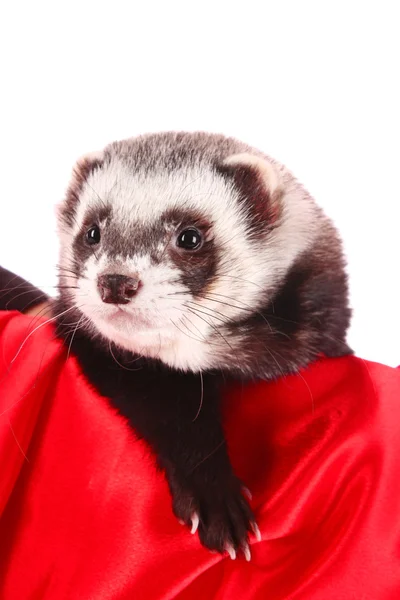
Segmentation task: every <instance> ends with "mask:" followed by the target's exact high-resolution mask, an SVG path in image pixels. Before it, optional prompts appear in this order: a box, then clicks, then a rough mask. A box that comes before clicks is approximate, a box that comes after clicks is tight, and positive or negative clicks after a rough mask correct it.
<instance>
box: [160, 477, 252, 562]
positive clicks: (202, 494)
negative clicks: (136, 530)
mask: <svg viewBox="0 0 400 600" xmlns="http://www.w3.org/2000/svg"><path fill="white" fill-rule="evenodd" d="M246 492H247V490H246V488H244V492H243V488H242V487H241V485H240V483H239V482H238V481H237V480H236V478H234V477H233V476H232V478H231V481H229V482H228V483H225V484H224V485H223V484H222V483H221V484H218V485H217V484H216V485H205V484H204V485H202V486H199V485H198V483H197V485H195V486H193V487H192V486H191V485H190V483H185V484H184V485H179V484H177V482H176V481H175V482H174V484H173V486H172V495H173V509H174V513H175V515H176V516H177V518H178V519H179V520H180V521H181V522H183V523H185V524H186V525H187V526H188V527H189V528H190V530H191V533H196V532H197V533H198V535H199V538H200V541H201V543H202V544H203V546H205V547H206V548H208V549H209V550H212V551H216V552H220V553H224V552H227V553H228V554H229V556H230V557H231V558H232V559H235V558H236V556H237V555H238V554H239V553H240V552H241V553H242V554H243V555H244V557H245V559H246V560H250V558H251V553H250V546H249V534H253V535H254V536H255V537H256V538H257V539H260V531H259V529H258V527H257V524H256V522H255V520H254V516H253V513H252V511H251V509H250V507H249V505H248V502H247V500H246V498H245V496H244V494H246Z"/></svg>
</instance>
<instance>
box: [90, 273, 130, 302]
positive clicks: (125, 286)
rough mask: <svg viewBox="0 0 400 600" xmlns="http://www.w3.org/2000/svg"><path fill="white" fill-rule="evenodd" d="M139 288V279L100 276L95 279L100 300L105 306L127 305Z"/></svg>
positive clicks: (121, 276)
mask: <svg viewBox="0 0 400 600" xmlns="http://www.w3.org/2000/svg"><path fill="white" fill-rule="evenodd" d="M139 286H140V279H139V277H126V276H125V275H100V276H99V277H98V279H97V287H98V290H99V292H100V296H101V299H102V300H103V302H106V303H107V304H128V302H130V301H131V300H132V298H133V297H134V296H135V295H136V293H137V291H138V289H139Z"/></svg>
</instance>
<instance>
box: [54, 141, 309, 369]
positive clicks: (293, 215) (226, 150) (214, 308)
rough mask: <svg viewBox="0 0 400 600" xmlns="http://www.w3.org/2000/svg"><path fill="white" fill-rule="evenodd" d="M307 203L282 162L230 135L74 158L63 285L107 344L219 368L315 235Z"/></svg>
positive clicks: (126, 145) (63, 211)
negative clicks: (242, 330)
mask: <svg viewBox="0 0 400 600" xmlns="http://www.w3.org/2000/svg"><path fill="white" fill-rule="evenodd" d="M313 210H314V205H313V203H312V202H311V200H310V199H309V197H308V196H307V195H306V194H305V192H304V191H302V190H301V188H300V186H298V185H297V186H296V185H295V184H294V183H293V178H292V177H291V176H290V175H289V174H288V173H287V171H286V170H284V168H283V167H281V166H279V165H278V164H277V163H275V162H272V161H271V160H270V159H268V158H267V157H265V156H263V155H262V154H261V153H259V152H257V151H255V150H253V149H251V148H249V147H247V146H245V145H244V144H242V143H240V142H238V141H236V140H233V139H231V138H225V137H223V136H217V135H211V134H210V135H209V134H172V133H171V134H168V133H165V134H154V135H148V136H143V137H139V138H136V139H131V140H126V141H123V142H116V143H114V144H112V145H110V146H108V147H107V148H106V149H105V150H104V151H101V152H97V153H94V154H91V155H87V156H85V157H84V158H82V159H81V160H80V161H78V163H77V165H76V166H75V169H74V172H73V178H72V181H71V184H70V187H69V189H68V192H67V195H66V198H65V200H64V201H63V203H62V204H61V205H60V207H59V211H58V221H59V233H60V242H61V254H60V273H61V274H60V293H61V295H62V296H63V299H64V301H65V302H66V303H67V305H68V306H71V307H72V306H75V309H74V310H76V311H77V312H78V315H79V317H78V319H79V324H80V326H81V327H83V328H86V330H87V332H88V334H90V332H93V331H96V333H98V334H100V335H101V336H102V338H103V339H104V340H105V341H106V342H107V343H113V344H116V345H117V346H119V347H121V348H124V349H127V350H130V351H132V352H134V353H137V354H140V355H144V356H148V357H154V358H159V359H161V360H162V361H163V362H165V363H166V364H168V365H171V366H173V367H175V368H181V369H185V370H186V369H188V370H193V371H197V370H200V369H204V368H210V367H215V366H218V364H220V365H222V366H224V365H225V362H224V361H225V359H224V357H225V355H226V352H227V347H228V346H227V345H229V347H230V348H232V343H231V342H234V341H235V340H236V342H238V343H240V331H239V326H238V331H235V327H234V324H235V322H237V323H239V322H240V321H242V320H243V318H244V316H246V315H248V314H251V313H253V312H254V311H257V309H258V307H260V306H261V305H265V303H266V302H267V301H268V298H272V297H273V294H274V292H275V291H276V289H277V287H278V286H279V284H280V282H281V281H282V280H283V278H284V277H285V275H286V273H287V271H288V269H289V268H290V266H291V265H292V264H293V262H294V260H295V259H296V257H297V256H299V254H300V253H301V252H303V251H304V250H305V248H306V247H307V245H308V244H309V243H310V240H311V239H312V237H313V219H312V218H311V216H310V215H312V213H313ZM228 326H229V327H228ZM227 338H229V339H227Z"/></svg>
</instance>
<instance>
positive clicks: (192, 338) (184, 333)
mask: <svg viewBox="0 0 400 600" xmlns="http://www.w3.org/2000/svg"><path fill="white" fill-rule="evenodd" d="M170 322H171V323H172V325H173V326H174V327H176V328H177V329H178V331H180V332H181V333H183V335H186V337H188V338H189V339H191V340H194V341H195V342H201V343H203V344H204V340H201V339H199V338H196V337H193V336H191V335H188V334H187V333H186V332H185V331H182V329H180V327H178V325H177V324H176V323H175V322H174V321H173V320H172V319H170Z"/></svg>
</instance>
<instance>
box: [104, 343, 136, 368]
mask: <svg viewBox="0 0 400 600" xmlns="http://www.w3.org/2000/svg"><path fill="white" fill-rule="evenodd" d="M111 344H112V342H111V340H109V343H108V347H109V350H110V354H111V356H112V358H113V359H114V362H115V363H116V364H117V365H118V366H119V367H121V369H124V370H125V371H140V370H141V367H139V368H138V369H130V368H129V367H125V365H123V364H122V363H120V362H119V360H118V359H117V358H116V356H115V355H114V352H113V351H112V348H111ZM139 358H142V357H141V356H140V357H139ZM139 358H137V359H136V360H138V359H139ZM131 362H132V361H131Z"/></svg>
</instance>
